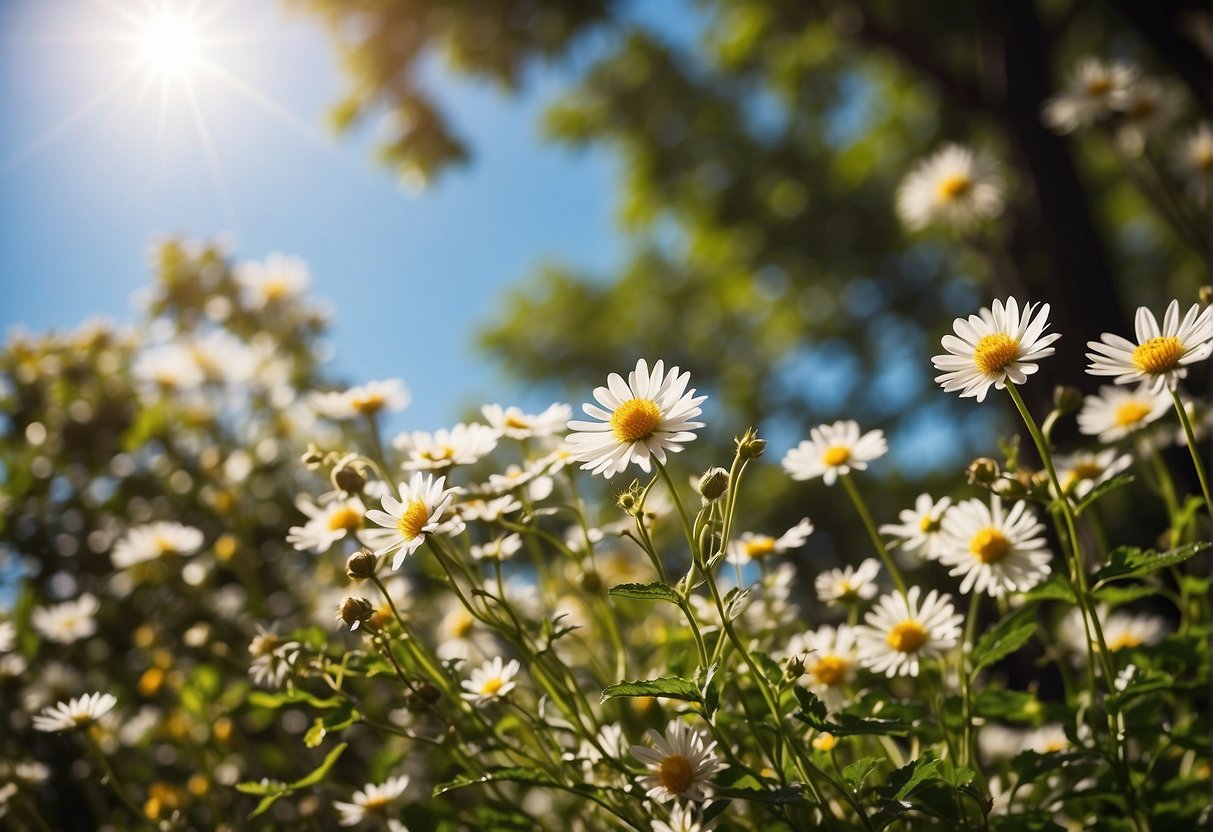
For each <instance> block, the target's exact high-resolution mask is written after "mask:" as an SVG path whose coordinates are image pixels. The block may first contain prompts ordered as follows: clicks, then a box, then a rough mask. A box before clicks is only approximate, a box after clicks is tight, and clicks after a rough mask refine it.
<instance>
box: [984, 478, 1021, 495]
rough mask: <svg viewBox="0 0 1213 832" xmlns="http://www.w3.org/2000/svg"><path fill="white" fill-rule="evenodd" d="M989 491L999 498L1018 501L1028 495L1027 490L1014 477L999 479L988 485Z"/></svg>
mask: <svg viewBox="0 0 1213 832" xmlns="http://www.w3.org/2000/svg"><path fill="white" fill-rule="evenodd" d="M990 490H991V491H993V492H994V493H995V494H997V495H998V496H999V497H1003V498H1006V499H1008V500H1018V499H1020V498H1022V497H1026V496H1027V495H1028V488H1027V486H1025V485H1024V483H1022V482H1020V481H1019V480H1018V479H1016V478H1015V477H999V478H998V479H996V480H994V482H993V483H992V484H991V485H990Z"/></svg>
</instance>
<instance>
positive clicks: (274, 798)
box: [248, 792, 287, 820]
mask: <svg viewBox="0 0 1213 832" xmlns="http://www.w3.org/2000/svg"><path fill="white" fill-rule="evenodd" d="M286 794H287V793H286V792H278V793H277V794H269V795H266V796H265V797H263V798H261V802H260V803H258V804H257V808H256V809H254V810H253V811H252V812H251V813H250V814H249V816H248V817H249V820H252V819H253V818H255V817H257V816H258V815H261V814H264V813H265V812H267V811H268V810H269V808H270V807H271V806H273V805H274V804H275V803H277V802H278V801H279V800H280V799H282V798H284V797H286Z"/></svg>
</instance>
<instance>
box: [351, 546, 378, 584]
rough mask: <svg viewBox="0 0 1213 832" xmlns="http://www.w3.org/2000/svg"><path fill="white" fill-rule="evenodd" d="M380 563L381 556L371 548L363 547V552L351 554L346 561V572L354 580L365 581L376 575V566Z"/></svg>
mask: <svg viewBox="0 0 1213 832" xmlns="http://www.w3.org/2000/svg"><path fill="white" fill-rule="evenodd" d="M378 565H379V557H378V556H377V555H376V554H375V553H374V552H372V551H371V550H370V549H367V548H365V547H364V548H363V550H362V551H361V552H355V553H354V554H352V555H350V558H349V560H347V561H346V562H345V574H346V575H348V576H349V578H350V580H352V581H365V580H366V579H367V578H372V577H374V575H375V567H377V566H378Z"/></svg>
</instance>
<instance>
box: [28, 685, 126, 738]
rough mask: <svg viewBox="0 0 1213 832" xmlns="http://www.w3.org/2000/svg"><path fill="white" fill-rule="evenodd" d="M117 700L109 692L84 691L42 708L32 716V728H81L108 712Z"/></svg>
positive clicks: (45, 729)
mask: <svg viewBox="0 0 1213 832" xmlns="http://www.w3.org/2000/svg"><path fill="white" fill-rule="evenodd" d="M116 704H118V700H117V699H115V698H114V695H113V694H111V693H86V694H84V696H80V697H77V698H75V699H72V700H70V701H67V702H59V703H58V704H56V705H52V706H50V707H47V708H43V709H42V713H40V714H38V715H37V716H35V717H34V719H33V723H34V729H35V730H38V731H46V732H48V733H54V732H56V731H71V730H73V729H75V728H83V727H84V726H86V725H90V724H92V723H93V722H96V721H97V720H98V719H100V718H101V717H102V716H104V715H105V714H107V713H109V712H110V710H111V709H112V708H113V707H114V705H116Z"/></svg>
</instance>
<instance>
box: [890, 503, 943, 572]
mask: <svg viewBox="0 0 1213 832" xmlns="http://www.w3.org/2000/svg"><path fill="white" fill-rule="evenodd" d="M951 504H952V498H951V497H941V498H940V499H939V500H934V499H932V497H931V495H930V494H919V495H918V497H917V498H916V499H915V500H914V508H912V509H910V508H907V509H902V510H901V512H900V513H899V514H898V515H897V518H898V519H899V520H901V522H900V523H886V524H885V525H883V526H881V527H880V533H881V534H887V535H890V536H892V537H894V538H896V539H897V540H899V541H900V543H901V548H902V550H903V551H906V552H914V551H918V553H919V554H920V555H922V556H923V557H926V558H933V557H935V555H936V554H938V552H939V538H940V531H941V530H942V529H943V518H944V512H946V511H947V510H948V506H950V505H951Z"/></svg>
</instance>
